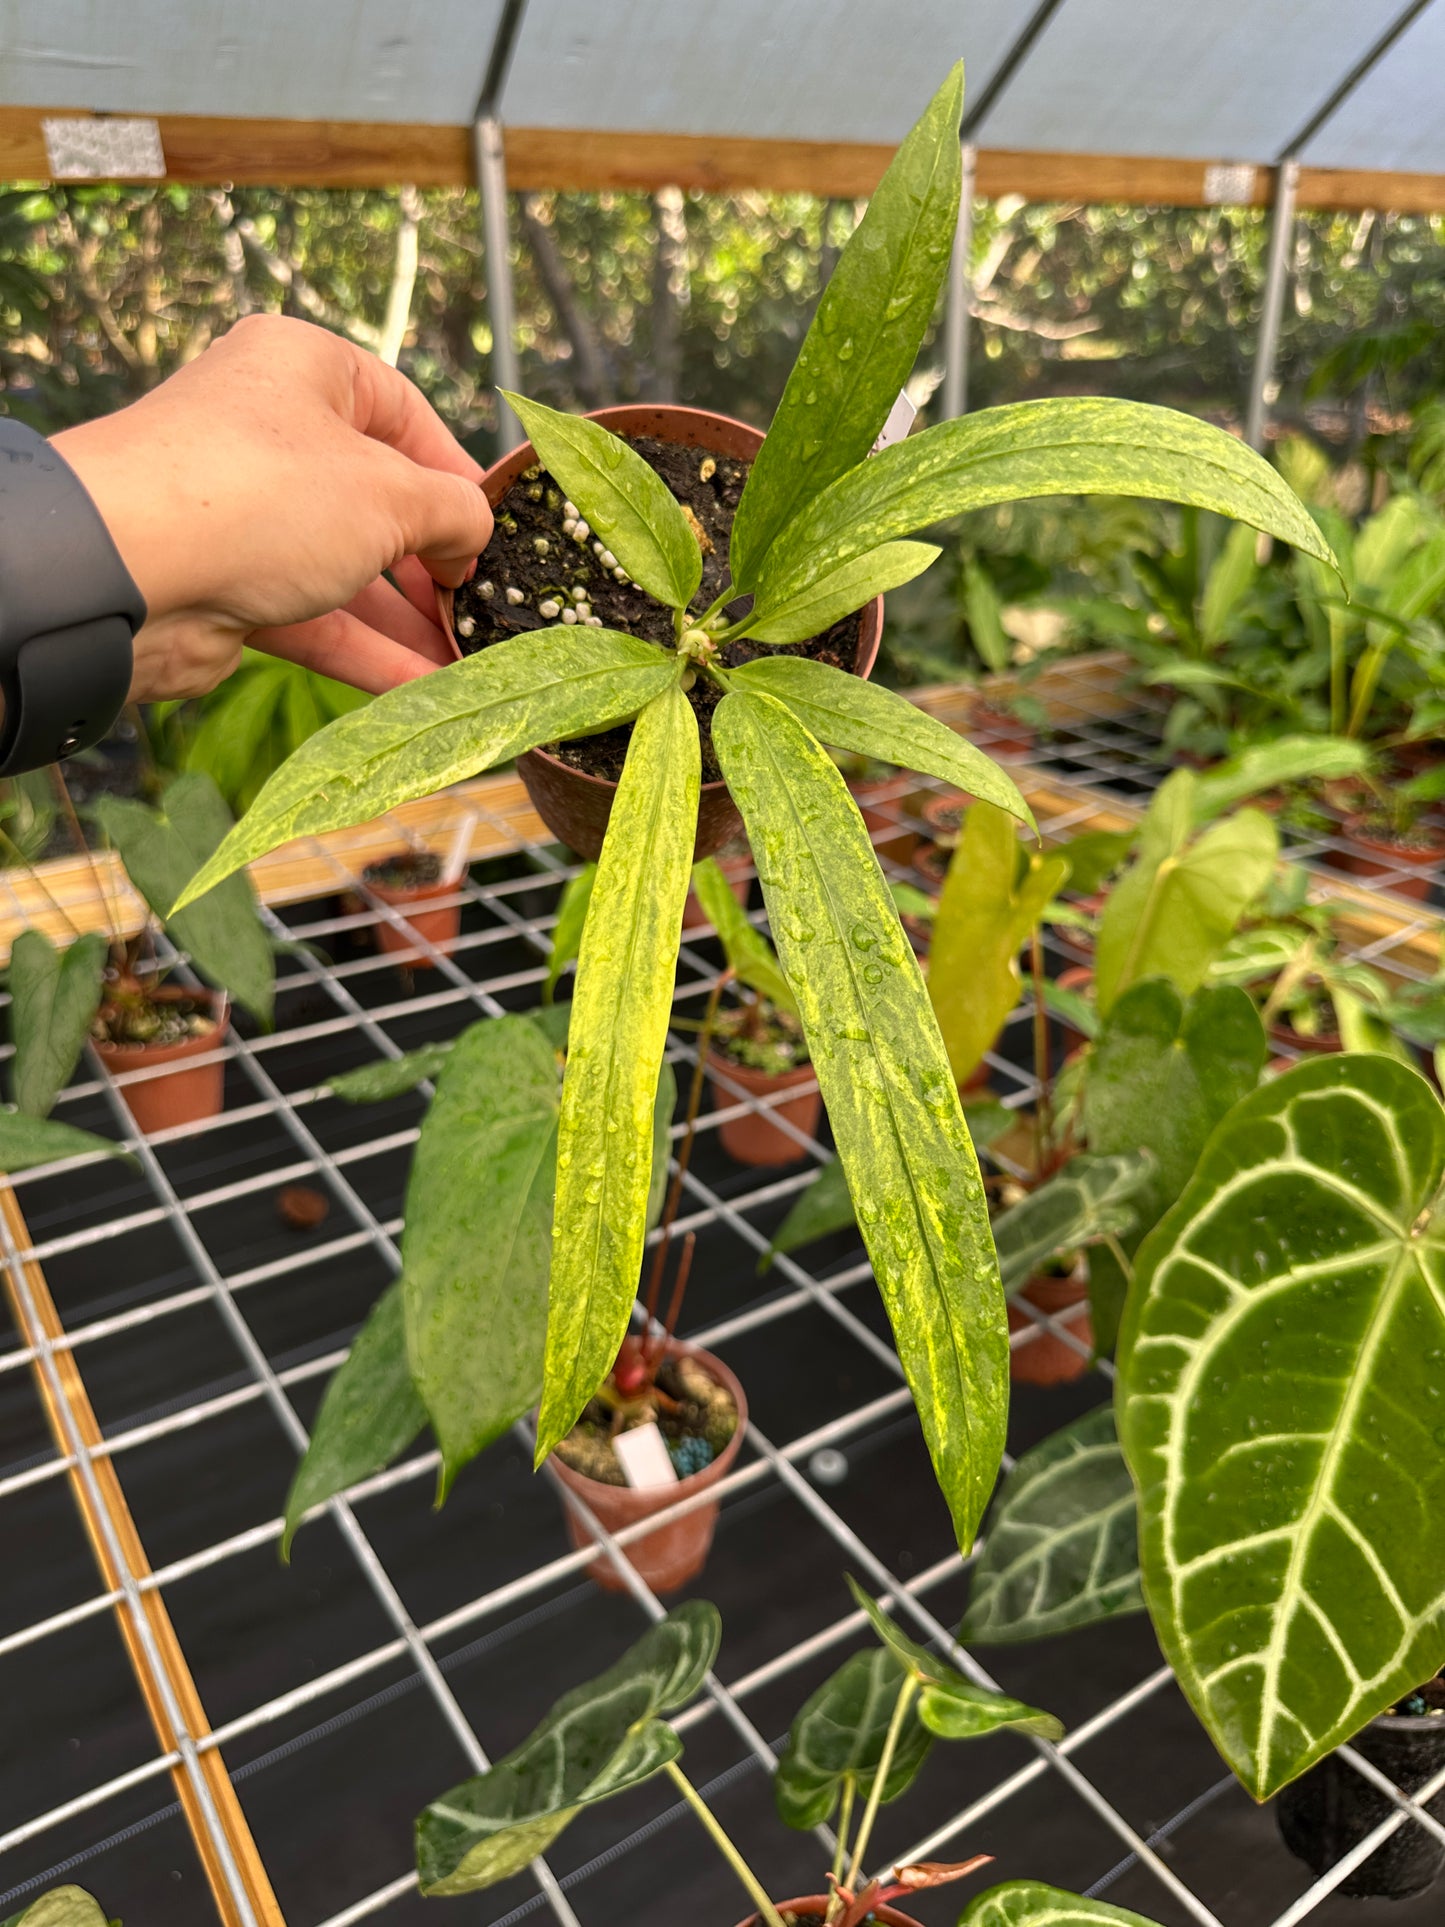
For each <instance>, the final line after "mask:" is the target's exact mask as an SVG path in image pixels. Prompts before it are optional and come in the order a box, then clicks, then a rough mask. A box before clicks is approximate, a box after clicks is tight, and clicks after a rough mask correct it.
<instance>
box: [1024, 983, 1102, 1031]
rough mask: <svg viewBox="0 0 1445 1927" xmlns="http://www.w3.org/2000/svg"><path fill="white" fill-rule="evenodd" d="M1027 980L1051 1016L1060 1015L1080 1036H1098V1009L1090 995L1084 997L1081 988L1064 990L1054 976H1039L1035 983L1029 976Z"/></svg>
mask: <svg viewBox="0 0 1445 1927" xmlns="http://www.w3.org/2000/svg"><path fill="white" fill-rule="evenodd" d="M1029 982H1030V985H1031V987H1032V989H1033V991H1034V994H1035V996H1041V997H1042V998H1043V1000H1044V1007H1045V1009H1046V1010H1047V1011H1048V1012H1049V1014H1050V1015H1051V1016H1053V1017H1062V1018H1063V1020H1064V1022H1065V1023H1066V1024H1068V1026H1069V1027H1070V1029H1071V1030H1076V1031H1077V1032H1078V1033H1079V1035H1080V1037H1086V1038H1091V1039H1092V1038H1095V1037H1097V1036H1098V1034H1099V1011H1098V1006H1097V1005H1096V1004H1095V1002H1094V1000H1093V998H1092V997H1086V996H1085V995H1084V993H1083V992H1082V991H1081V990H1065V989H1064V987H1063V985H1062V984H1060V983H1059V981H1058V979H1057V978H1056V977H1041V978H1040V979H1039V980H1038V982H1037V983H1035V982H1034V980H1033V979H1032V978H1030V980H1029Z"/></svg>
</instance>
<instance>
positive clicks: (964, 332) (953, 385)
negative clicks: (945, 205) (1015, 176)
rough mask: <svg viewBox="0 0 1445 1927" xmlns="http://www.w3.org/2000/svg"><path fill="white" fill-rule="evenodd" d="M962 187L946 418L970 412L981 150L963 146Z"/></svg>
mask: <svg viewBox="0 0 1445 1927" xmlns="http://www.w3.org/2000/svg"><path fill="white" fill-rule="evenodd" d="M961 151H962V155H963V188H962V192H961V193H960V195H959V199H958V226H957V228H956V229H955V230H954V235H953V258H952V260H951V261H950V262H949V264H948V299H947V304H946V306H945V308H944V311H943V419H944V420H945V421H953V420H954V419H955V417H957V416H959V415H963V414H966V413H967V412H968V316H969V309H970V307H971V306H972V303H973V275H972V273H971V271H970V270H971V268H972V263H973V198H974V192H975V183H976V182H977V179H978V149H977V148H976V147H975V146H974V144H973V142H972V141H964V142H963V144H962V150H961Z"/></svg>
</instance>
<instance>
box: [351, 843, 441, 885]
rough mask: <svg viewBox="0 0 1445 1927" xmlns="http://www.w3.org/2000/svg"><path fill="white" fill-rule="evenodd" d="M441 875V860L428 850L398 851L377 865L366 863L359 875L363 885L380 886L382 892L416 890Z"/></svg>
mask: <svg viewBox="0 0 1445 1927" xmlns="http://www.w3.org/2000/svg"><path fill="white" fill-rule="evenodd" d="M441 873H442V860H441V858H440V857H439V856H435V855H433V853H432V852H431V851H430V850H398V852H397V853H396V855H395V856H384V857H383V858H382V859H381V861H380V862H379V863H368V864H367V866H366V868H365V869H364V870H363V871H362V873H361V879H362V882H363V883H370V884H372V885H375V884H378V883H379V884H380V885H381V887H382V889H383V890H417V889H420V888H421V887H422V885H423V884H427V883H435V882H436V881H437V879H438V878H439V877H440V876H441Z"/></svg>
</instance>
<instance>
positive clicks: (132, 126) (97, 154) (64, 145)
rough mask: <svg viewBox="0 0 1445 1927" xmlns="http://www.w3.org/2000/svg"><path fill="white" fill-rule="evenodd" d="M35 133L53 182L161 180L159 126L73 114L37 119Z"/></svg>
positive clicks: (162, 163)
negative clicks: (38, 131)
mask: <svg viewBox="0 0 1445 1927" xmlns="http://www.w3.org/2000/svg"><path fill="white" fill-rule="evenodd" d="M40 128H41V132H42V133H43V134H44V136H45V159H46V163H47V165H48V167H49V169H50V178H51V180H53V181H159V180H162V179H163V178H164V176H165V171H166V157H165V151H164V149H163V148H162V146H161V130H160V123H159V121H154V120H139V119H133V118H127V117H125V116H123V115H114V116H112V115H109V114H105V115H101V114H75V115H65V116H64V117H59V116H57V117H55V118H53V119H45V120H42V121H41V123H40Z"/></svg>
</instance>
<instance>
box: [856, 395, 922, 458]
mask: <svg viewBox="0 0 1445 1927" xmlns="http://www.w3.org/2000/svg"><path fill="white" fill-rule="evenodd" d="M917 415H918V410H917V409H916V408H915V407H914V406H913V403H912V402H911V401H910V400H909V399H908V390H907V389H906V388H900V389H899V391H898V399H897V401H896V402H894V404H893V406H892V407H891V408H890V409H889V411H888V419H887V421H886V422H884V424H883V426H882V428H881V429H880V430H879V433H878V439H877V441H876V442H874V444H873V446H872V448H871V449H870V450H869V451H868V452H869V454H870V455H876V454H877V453H878V451H879V449H880V448H890V447H892V445H893V443H894V442H901V441H902V440H903V437H904V436H905V435H906V434H907V433H908V431H909V429H910V428H912V426H913V423H914V421H915V419H916V417H917Z"/></svg>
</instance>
